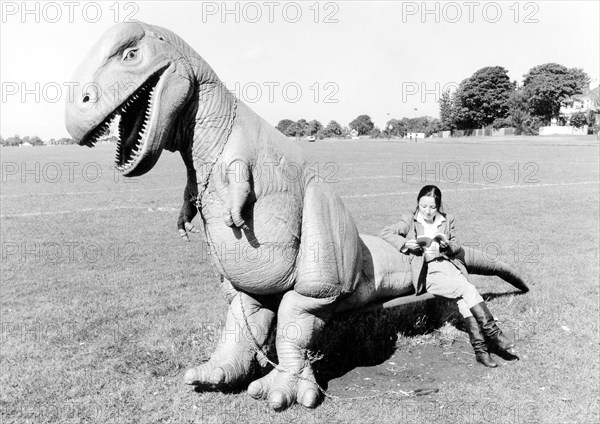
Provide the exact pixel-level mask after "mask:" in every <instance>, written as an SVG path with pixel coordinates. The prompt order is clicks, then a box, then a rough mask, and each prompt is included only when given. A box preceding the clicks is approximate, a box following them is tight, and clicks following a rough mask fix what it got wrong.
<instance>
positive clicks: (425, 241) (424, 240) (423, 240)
mask: <svg viewBox="0 0 600 424" xmlns="http://www.w3.org/2000/svg"><path fill="white" fill-rule="evenodd" d="M440 240H443V241H445V242H448V237H446V235H444V234H442V233H437V234H436V235H435V236H433V238H429V237H425V236H419V237H417V244H418V245H419V246H421V247H429V246H431V243H432V242H434V241H436V242H438V243H439V242H440Z"/></svg>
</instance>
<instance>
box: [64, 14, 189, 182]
mask: <svg viewBox="0 0 600 424" xmlns="http://www.w3.org/2000/svg"><path fill="white" fill-rule="evenodd" d="M186 46H187V45H185V43H183V41H181V39H180V38H179V37H177V36H176V35H175V34H173V33H172V32H170V31H168V30H166V29H164V28H160V27H156V26H151V25H147V24H144V23H141V22H136V23H124V24H117V25H115V26H113V27H112V28H110V29H109V30H108V31H107V32H106V33H105V34H104V35H103V36H102V37H101V38H100V40H99V41H98V42H97V43H96V44H95V45H94V46H93V47H92V49H91V51H90V52H89V53H88V55H87V56H86V57H85V59H84V60H83V62H82V63H81V65H80V66H79V67H78V68H77V70H76V71H75V74H74V76H73V79H72V80H71V83H72V86H73V87H74V89H73V96H71V98H70V99H68V101H67V104H66V110H65V121H66V127H67V130H68V131H69V133H70V134H71V136H72V137H73V138H74V140H75V141H76V142H77V143H78V144H80V145H86V146H89V147H93V146H94V144H95V143H96V142H97V141H98V138H99V137H101V136H102V135H105V134H107V133H109V132H111V131H112V134H113V135H116V136H117V138H118V144H117V152H116V158H115V166H116V168H117V169H119V171H121V172H122V173H123V174H124V175H125V176H128V177H132V176H137V175H142V174H144V173H146V172H148V171H149V170H150V169H151V168H152V167H153V166H154V164H155V163H156V161H157V160H158V158H159V156H160V154H161V152H162V150H163V148H167V149H170V150H174V149H175V147H174V146H173V143H174V142H175V141H174V137H175V135H174V134H175V132H176V130H175V126H176V125H177V122H178V117H179V115H180V114H181V112H182V110H183V109H184V108H185V106H186V104H187V103H188V102H189V100H190V98H191V97H192V93H193V90H194V78H192V76H191V73H192V71H191V67H190V63H189V62H188V60H187V58H186V55H185V54H183V53H182V51H183V50H185V48H186Z"/></svg>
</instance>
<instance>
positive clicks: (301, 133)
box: [275, 115, 442, 139]
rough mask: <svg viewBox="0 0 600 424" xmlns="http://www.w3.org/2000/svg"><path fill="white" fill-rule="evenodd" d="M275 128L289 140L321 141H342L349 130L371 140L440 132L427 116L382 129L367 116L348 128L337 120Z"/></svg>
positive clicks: (285, 122) (437, 122)
mask: <svg viewBox="0 0 600 424" xmlns="http://www.w3.org/2000/svg"><path fill="white" fill-rule="evenodd" d="M275 128H277V129H278V130H279V131H280V132H281V133H283V134H284V135H286V136H288V137H296V138H300V137H308V136H314V137H315V138H318V139H323V138H336V137H340V138H345V137H348V136H349V135H350V132H351V131H352V130H356V132H357V133H358V135H359V136H369V137H371V138H389V137H404V136H406V134H408V133H410V132H419V133H425V135H426V136H430V135H431V134H433V133H436V132H438V131H441V130H442V122H441V121H440V120H439V119H437V118H431V117H429V116H420V117H417V118H401V119H390V120H389V121H388V122H387V123H386V125H385V128H384V129H380V128H379V127H377V126H375V124H374V123H373V121H372V119H371V117H370V116H369V115H359V116H357V117H356V118H355V119H353V120H352V121H351V122H350V123H349V124H348V126H344V127H342V126H341V125H340V124H339V123H338V122H337V121H330V122H329V123H328V124H327V125H326V126H323V124H321V122H319V121H318V120H316V119H313V120H311V121H307V120H306V119H299V120H298V121H293V120H291V119H282V120H281V121H279V123H278V124H277V126H276V127H275Z"/></svg>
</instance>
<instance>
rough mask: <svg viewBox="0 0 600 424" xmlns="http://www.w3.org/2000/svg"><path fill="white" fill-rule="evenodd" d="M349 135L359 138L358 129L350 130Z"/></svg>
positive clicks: (354, 138)
mask: <svg viewBox="0 0 600 424" xmlns="http://www.w3.org/2000/svg"><path fill="white" fill-rule="evenodd" d="M349 135H350V138H351V139H352V140H358V131H356V129H353V130H352V131H350V134H349Z"/></svg>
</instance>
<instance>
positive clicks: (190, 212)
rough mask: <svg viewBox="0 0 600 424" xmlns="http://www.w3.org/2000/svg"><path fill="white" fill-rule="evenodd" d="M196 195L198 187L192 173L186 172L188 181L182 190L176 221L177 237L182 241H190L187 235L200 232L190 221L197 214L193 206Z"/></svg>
mask: <svg viewBox="0 0 600 424" xmlns="http://www.w3.org/2000/svg"><path fill="white" fill-rule="evenodd" d="M197 195H198V185H197V184H196V177H195V173H194V172H193V171H191V172H190V171H188V179H187V184H186V186H185V189H184V190H183V204H182V205H181V211H180V212H179V218H178V219H177V230H178V233H179V236H180V237H181V239H182V240H184V241H188V242H189V241H190V238H189V235H188V233H199V232H200V231H199V230H198V229H196V228H195V227H194V225H193V224H192V220H193V219H194V217H195V216H196V215H197V214H198V209H197V208H196V205H195V204H194V202H195V199H196V196H197Z"/></svg>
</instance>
